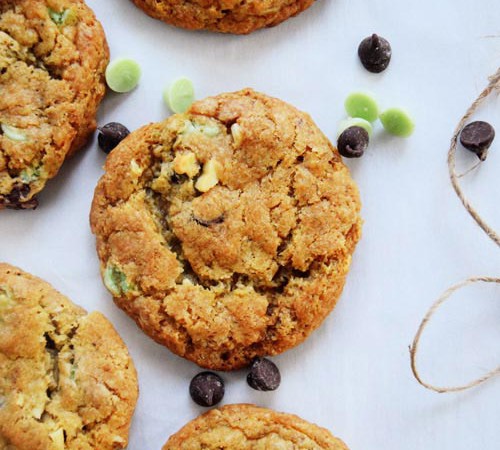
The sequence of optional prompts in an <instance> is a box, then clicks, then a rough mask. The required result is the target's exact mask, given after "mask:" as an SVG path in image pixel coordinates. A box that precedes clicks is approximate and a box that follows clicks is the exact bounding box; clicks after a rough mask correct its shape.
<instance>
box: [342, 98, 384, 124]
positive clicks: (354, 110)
mask: <svg viewBox="0 0 500 450" xmlns="http://www.w3.org/2000/svg"><path fill="white" fill-rule="evenodd" d="M344 106H345V110H346V111H347V114H349V115H350V116H351V117H358V118H361V119H365V120H367V121H368V122H375V120H377V118H378V105H377V102H376V101H375V99H374V98H373V97H371V96H370V95H368V94H365V93H363V92H353V93H352V94H350V95H349V96H348V97H347V98H346V99H345V104H344Z"/></svg>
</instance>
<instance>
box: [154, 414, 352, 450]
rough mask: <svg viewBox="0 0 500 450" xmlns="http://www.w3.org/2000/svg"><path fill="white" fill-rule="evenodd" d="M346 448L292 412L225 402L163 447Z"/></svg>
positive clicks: (194, 449) (172, 449) (209, 449)
mask: <svg viewBox="0 0 500 450" xmlns="http://www.w3.org/2000/svg"><path fill="white" fill-rule="evenodd" d="M198 449H200V450H201V449H206V450H224V449H228V450H229V449H231V450H233V449H240V450H252V449H255V450H258V449H295V450H321V449H328V450H348V447H347V446H346V445H345V444H344V443H343V442H342V441H341V440H340V439H338V438H336V437H334V436H332V434H331V433H330V432H329V431H328V430H326V429H324V428H320V427H319V426H317V425H314V424H312V423H309V422H306V421H305V420H303V419H301V418H300V417H297V416H295V415H292V414H284V413H279V412H276V411H273V410H270V409H266V408H259V407H257V406H253V405H228V406H224V407H222V408H220V409H212V410H211V411H209V412H207V413H205V414H203V415H201V416H199V417H198V418H196V419H194V420H192V421H191V422H189V423H188V424H187V425H186V426H185V427H183V428H182V429H181V430H180V431H178V432H177V433H175V434H174V435H173V436H171V437H170V439H169V440H168V442H167V443H166V444H165V445H164V446H163V449H162V450H198Z"/></svg>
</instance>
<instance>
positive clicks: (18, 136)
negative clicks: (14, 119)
mask: <svg viewBox="0 0 500 450" xmlns="http://www.w3.org/2000/svg"><path fill="white" fill-rule="evenodd" d="M0 128H1V129H2V132H3V134H4V135H5V137H7V138H9V139H10V140H11V141H16V142H24V141H27V140H28V137H27V136H26V134H25V133H24V131H22V130H21V129H19V128H16V127H13V126H10V125H7V124H6V123H1V124H0Z"/></svg>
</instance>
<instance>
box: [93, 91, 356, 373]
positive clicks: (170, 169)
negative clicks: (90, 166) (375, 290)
mask: <svg viewBox="0 0 500 450" xmlns="http://www.w3.org/2000/svg"><path fill="white" fill-rule="evenodd" d="M359 210H360V200H359V194H358V190H357V187H356V185H355V183H354V182H353V180H352V179H351V177H350V174H349V170H348V169H347V167H346V166H345V165H344V164H343V162H342V160H341V157H340V156H339V154H338V152H337V150H336V149H335V148H334V147H333V146H332V145H331V143H330V142H329V141H328V139H327V138H326V137H325V136H324V135H323V134H322V133H321V131H320V130H319V129H318V128H317V127H316V125H315V124H314V123H313V121H312V120H311V118H310V117H309V116H308V115H307V114H305V113H302V112H300V111H298V110H297V109H295V108H294V107H292V106H290V105H288V104H287V103H285V102H283V101H281V100H278V99H274V98H270V97H268V96H266V95H263V94H260V93H257V92H254V91H253V90H250V89H246V90H243V91H240V92H235V93H229V94H222V95H219V96H216V97H210V98H207V99H205V100H202V101H199V102H197V103H195V104H193V106H192V107H191V109H190V110H189V111H188V112H187V113H186V114H178V115H174V116H171V117H170V118H169V119H167V120H166V121H164V122H161V123H155V124H150V125H147V126H145V127H143V128H141V129H139V130H137V131H135V132H133V133H132V134H130V135H129V136H128V137H127V138H126V139H125V140H123V141H122V142H121V143H120V145H119V146H118V147H116V148H115V149H114V150H113V151H112V152H111V154H110V155H109V156H108V158H107V161H106V166H105V174H104V175H103V177H102V178H101V180H100V181H99V183H98V186H97V188H96V190H95V195H94V200H93V205H92V211H91V226H92V231H93V233H94V234H95V235H96V238H97V250H98V254H99V258H100V261H101V272H102V275H103V278H104V282H105V284H106V286H107V288H108V289H109V291H110V292H111V293H112V294H113V296H114V299H115V302H116V303H117V304H118V306H120V307H121V308H122V309H123V310H125V311H126V312H127V313H128V314H129V315H130V316H131V317H132V318H133V319H134V320H135V321H136V322H137V324H138V325H139V326H140V327H141V328H142V329H143V330H144V331H145V332H146V333H147V334H148V335H150V336H151V337H152V338H153V339H155V340H156V341H158V342H159V343H161V344H163V345H166V346H167V347H168V348H170V349H171V350H172V351H173V352H175V353H177V354H178V355H180V356H183V357H185V358H187V359H189V360H191V361H194V362H195V363H197V364H198V365H200V366H202V367H205V368H209V369H214V370H232V369H237V368H240V367H243V366H246V365H248V364H249V363H250V362H251V361H252V359H253V358H254V357H256V356H263V355H276V354H278V353H281V352H283V351H285V350H287V349H289V348H291V347H293V346H295V345H297V344H299V343H300V342H302V341H303V340H304V339H305V338H306V337H307V336H308V335H309V334H310V333H311V332H312V331H313V330H314V329H315V328H317V327H318V326H319V325H320V324H321V323H322V322H323V320H324V319H325V317H326V316H327V315H328V313H329V312H330V311H331V310H332V308H333V307H334V305H335V303H336V301H337V299H338V297H339V295H340V293H341V291H342V288H343V285H344V281H345V277H346V274H347V272H348V269H349V265H350V262H351V255H352V252H353V250H354V247H355V245H356V243H357V241H358V240H359V238H360V232H361V219H360V217H359Z"/></svg>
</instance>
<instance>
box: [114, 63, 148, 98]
mask: <svg viewBox="0 0 500 450" xmlns="http://www.w3.org/2000/svg"><path fill="white" fill-rule="evenodd" d="M140 78H141V67H140V66H139V64H137V62H136V61H134V60H133V59H129V58H117V59H115V60H113V61H111V62H110V63H109V64H108V67H107V68H106V83H108V86H109V87H110V89H111V90H113V91H115V92H119V93H124V92H130V91H131V90H132V89H134V88H135V87H136V86H137V85H138V84H139V80H140Z"/></svg>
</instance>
